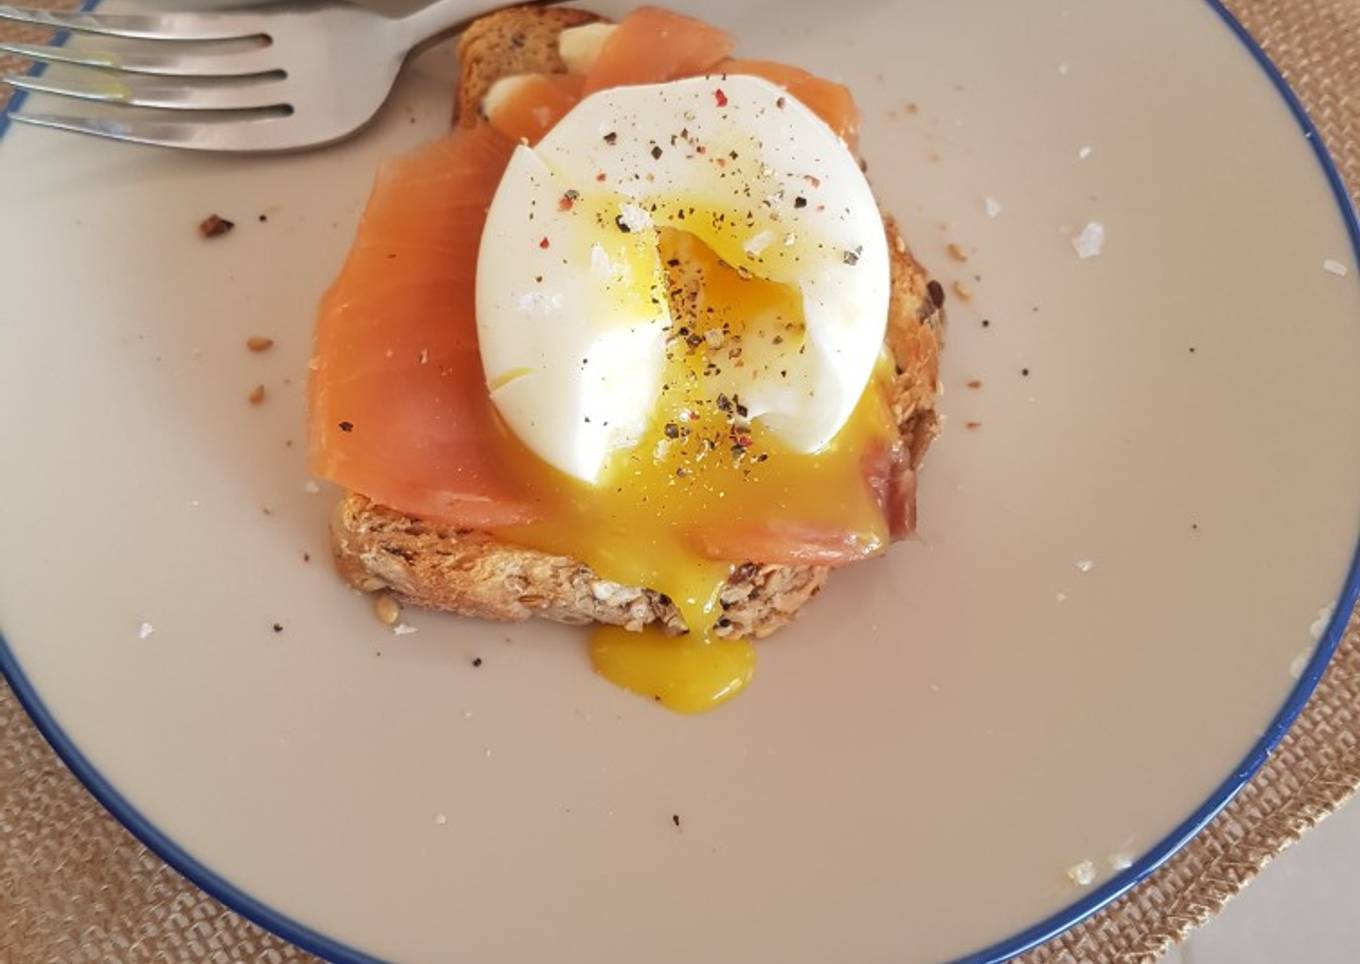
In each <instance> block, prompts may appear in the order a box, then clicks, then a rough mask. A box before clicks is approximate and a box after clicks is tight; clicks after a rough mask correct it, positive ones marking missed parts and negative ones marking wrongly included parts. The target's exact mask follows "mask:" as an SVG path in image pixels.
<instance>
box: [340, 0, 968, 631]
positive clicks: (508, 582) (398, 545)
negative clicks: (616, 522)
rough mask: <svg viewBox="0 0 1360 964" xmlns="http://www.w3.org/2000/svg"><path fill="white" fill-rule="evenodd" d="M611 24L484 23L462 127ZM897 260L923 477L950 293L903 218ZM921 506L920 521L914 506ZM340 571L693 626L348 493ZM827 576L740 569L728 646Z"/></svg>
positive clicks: (441, 604)
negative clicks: (500, 92) (576, 39)
mask: <svg viewBox="0 0 1360 964" xmlns="http://www.w3.org/2000/svg"><path fill="white" fill-rule="evenodd" d="M597 19H599V18H598V17H596V16H595V15H593V14H590V13H586V12H584V11H580V10H571V9H566V8H562V7H517V8H512V9H508V10H501V11H499V12H497V13H493V14H490V15H489V16H486V17H483V18H482V19H480V20H477V21H476V22H474V23H473V24H472V25H471V26H470V27H469V28H468V29H467V31H466V33H464V35H463V38H462V42H461V43H460V44H459V56H460V59H461V73H460V77H459V84H458V91H457V95H456V108H455V114H454V116H455V119H456V120H457V121H458V122H459V123H465V124H466V123H470V122H472V121H474V120H475V119H476V117H477V116H478V114H479V112H480V110H481V103H482V98H483V97H484V96H485V94H486V91H487V89H488V88H489V87H490V86H491V84H493V83H494V82H495V81H496V80H497V79H499V78H501V77H506V76H510V75H513V74H522V73H535V72H558V71H563V70H565V66H564V65H563V63H562V60H561V57H560V56H559V55H558V53H557V37H558V34H560V33H561V32H562V30H564V29H566V28H567V27H570V26H576V25H579V24H583V23H589V22H592V21H595V20H597ZM884 229H885V231H886V232H887V235H888V249H889V251H890V252H891V257H892V298H891V302H890V306H889V320H888V334H887V346H888V348H889V350H890V351H891V353H892V356H893V358H894V360H895V361H896V377H895V378H894V379H893V383H892V391H891V395H892V404H893V414H894V417H895V419H896V422H897V426H898V430H899V431H900V432H901V434H902V440H903V444H904V446H905V449H906V451H907V452H908V453H909V456H910V466H911V468H912V470H915V468H916V467H917V466H918V465H920V462H921V459H922V457H923V456H924V455H925V450H926V447H927V446H928V445H929V444H930V442H931V440H932V439H933V438H934V437H935V435H936V432H937V430H938V422H937V418H936V415H935V396H936V392H937V385H938V372H939V351H940V344H941V334H942V329H943V317H944V316H943V311H942V305H943V302H944V293H943V290H942V289H941V288H940V286H939V285H938V284H936V283H932V282H930V281H929V279H928V277H927V275H926V273H925V271H924V270H923V269H922V267H921V265H920V264H919V263H918V262H917V261H916V259H915V258H913V257H912V255H911V253H910V251H908V249H907V245H906V243H905V241H903V239H902V236H901V235H900V234H899V233H898V231H897V226H896V224H895V223H894V222H893V221H892V219H891V218H885V219H884ZM908 508H909V509H911V510H913V511H914V507H913V506H909V507H908ZM331 536H332V545H333V550H334V553H335V559H336V562H337V564H338V566H339V569H340V573H341V575H342V576H343V577H344V578H345V579H346V580H347V581H348V582H349V583H350V584H351V585H353V586H355V587H357V588H359V589H364V590H382V589H388V590H391V591H392V592H393V593H395V594H396V596H397V597H398V598H399V599H400V600H401V601H402V602H403V603H408V604H411V605H415V606H423V607H427V608H431V609H443V610H447V611H449V612H454V613H460V614H463V615H467V616H476V617H479V618H482V619H500V620H523V619H528V618H530V617H534V616H537V617H539V618H543V619H552V620H556V621H558V622H563V623H590V622H599V623H610V624H614V625H619V626H626V627H627V628H629V629H641V628H642V627H643V626H645V625H647V624H649V623H654V622H655V623H660V624H661V625H662V626H664V627H665V629H666V630H667V631H668V632H671V633H681V632H684V631H685V628H686V627H685V624H684V621H683V619H682V618H681V616H680V614H679V612H678V611H677V609H676V608H675V606H674V604H672V602H671V601H670V599H669V598H667V597H666V596H665V595H664V594H662V593H660V592H657V591H656V590H653V589H649V588H646V587H641V586H624V585H620V584H619V583H616V582H611V581H610V580H607V579H601V578H600V577H599V576H598V575H596V573H595V572H593V571H592V570H591V568H590V567H589V566H587V565H586V564H585V563H583V562H581V561H579V560H577V559H572V558H569V557H566V556H557V555H552V554H551V553H546V552H539V551H537V550H534V549H526V548H524V547H522V546H517V545H513V544H511V543H508V542H503V541H501V540H499V539H497V538H496V536H494V535H493V534H491V533H488V532H481V531H477V530H471V529H459V528H455V527H452V526H447V525H440V524H438V523H433V522H429V521H425V520H421V519H416V518H412V517H410V516H407V515H404V514H403V513H401V512H397V511H395V510H393V509H390V508H387V507H384V506H381V505H378V504H376V503H374V502H372V501H370V500H369V499H367V498H365V497H364V496H363V495H361V494H359V493H349V494H347V495H346V496H345V497H344V499H342V500H341V502H340V504H339V505H338V506H337V507H336V511H335V514H334V516H333V518H332V522H331ZM828 572H829V570H828V569H827V567H825V566H787V565H767V564H763V563H761V562H759V561H755V560H752V561H748V562H743V563H742V564H740V565H738V566H736V568H735V569H734V570H733V572H732V575H731V577H730V578H729V579H728V581H727V584H726V585H725V586H724V587H723V590H722V594H721V597H720V598H721V603H722V609H723V614H722V617H721V618H720V619H719V620H718V623H717V627H716V633H717V634H718V635H719V636H727V637H733V638H736V637H743V638H761V637H764V636H768V635H769V634H770V633H772V632H774V631H775V630H776V629H778V628H780V627H781V626H783V625H785V624H786V623H788V622H789V620H791V619H792V618H793V616H794V614H795V613H796V612H797V611H798V610H799V608H801V607H802V605H803V604H804V603H806V602H807V601H808V600H809V599H811V598H812V597H813V596H815V595H816V594H817V591H818V590H820V589H821V587H822V585H823V584H824V583H825V582H826V578H827V574H828Z"/></svg>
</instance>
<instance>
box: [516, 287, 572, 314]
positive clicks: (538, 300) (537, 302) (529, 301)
mask: <svg viewBox="0 0 1360 964" xmlns="http://www.w3.org/2000/svg"><path fill="white" fill-rule="evenodd" d="M515 303H516V306H517V307H518V308H519V310H520V311H522V312H524V313H525V314H526V315H532V314H539V315H550V314H553V313H554V312H556V311H557V310H558V309H560V308H561V307H562V304H563V299H562V293H561V292H560V291H526V292H524V294H522V295H520V296H519V297H518V298H516V299H515Z"/></svg>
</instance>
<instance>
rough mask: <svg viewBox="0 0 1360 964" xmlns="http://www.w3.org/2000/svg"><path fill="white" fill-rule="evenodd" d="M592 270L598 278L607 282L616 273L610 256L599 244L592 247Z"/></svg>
mask: <svg viewBox="0 0 1360 964" xmlns="http://www.w3.org/2000/svg"><path fill="white" fill-rule="evenodd" d="M590 270H591V271H593V272H595V275H596V277H598V278H601V279H605V280H608V279H609V277H610V276H611V275H613V273H614V265H613V264H612V263H611V262H610V260H609V255H608V254H607V253H605V250H604V248H602V247H601V246H600V245H598V244H592V245H591V246H590Z"/></svg>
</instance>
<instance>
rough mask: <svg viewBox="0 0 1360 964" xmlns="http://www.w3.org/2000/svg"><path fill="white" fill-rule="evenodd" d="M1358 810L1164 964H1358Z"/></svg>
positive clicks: (1313, 839)
mask: <svg viewBox="0 0 1360 964" xmlns="http://www.w3.org/2000/svg"><path fill="white" fill-rule="evenodd" d="M1357 893H1360V805H1356V806H1347V807H1344V808H1342V809H1341V810H1340V811H1338V812H1337V813H1336V814H1334V815H1333V816H1331V817H1329V818H1328V819H1327V820H1325V821H1324V822H1323V823H1322V824H1321V825H1319V826H1318V827H1317V828H1315V829H1314V830H1312V831H1311V832H1310V833H1308V835H1307V836H1305V837H1304V838H1303V839H1302V840H1300V841H1299V842H1298V843H1296V844H1295V845H1294V846H1293V847H1291V848H1289V849H1288V850H1286V851H1285V852H1284V853H1282V854H1281V855H1280V856H1279V857H1277V858H1276V859H1275V861H1274V863H1272V864H1271V867H1270V871H1269V873H1265V874H1262V875H1261V876H1259V877H1257V878H1256V879H1255V880H1254V881H1252V883H1251V884H1250V886H1248V887H1247V889H1246V890H1244V891H1243V892H1242V893H1240V894H1239V895H1238V896H1237V897H1236V898H1235V899H1233V901H1232V902H1231V903H1229V904H1228V905H1227V906H1226V907H1224V908H1223V910H1222V911H1220V912H1219V915H1218V917H1217V918H1216V919H1215V920H1213V921H1211V922H1210V923H1209V924H1208V925H1206V926H1205V927H1203V928H1201V929H1200V930H1198V931H1196V932H1195V933H1194V934H1193V935H1192V936H1191V937H1190V939H1189V940H1187V941H1186V942H1185V943H1184V944H1182V945H1181V946H1179V947H1173V948H1172V949H1171V950H1170V951H1169V952H1168V953H1167V955H1166V957H1165V958H1163V964H1267V962H1269V964H1275V962H1277V961H1306V962H1307V964H1353V962H1354V961H1356V960H1357V959H1360V951H1357V948H1360V914H1356V913H1355V895H1356V894H1357Z"/></svg>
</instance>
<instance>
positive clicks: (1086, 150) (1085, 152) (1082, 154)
mask: <svg viewBox="0 0 1360 964" xmlns="http://www.w3.org/2000/svg"><path fill="white" fill-rule="evenodd" d="M1090 156H1091V145H1090V144H1083V145H1082V146H1081V150H1079V151H1077V157H1078V158H1079V159H1081V160H1083V161H1084V160H1086V159H1087V158H1088V157H1090Z"/></svg>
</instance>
